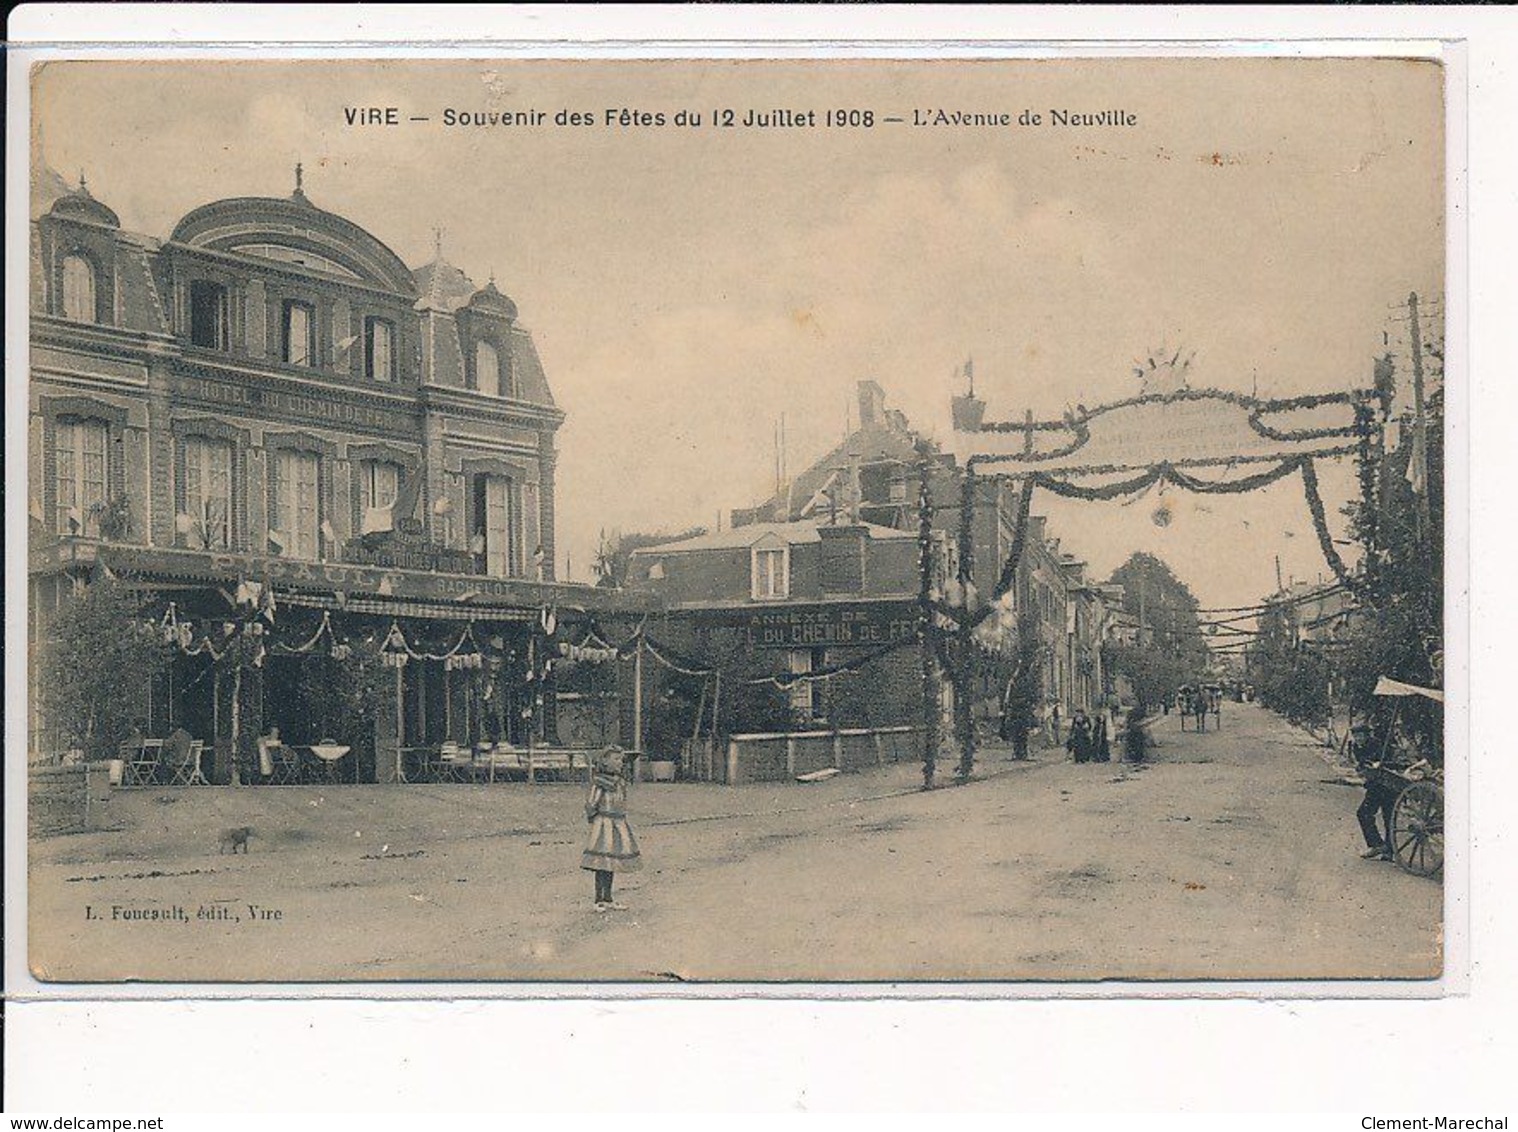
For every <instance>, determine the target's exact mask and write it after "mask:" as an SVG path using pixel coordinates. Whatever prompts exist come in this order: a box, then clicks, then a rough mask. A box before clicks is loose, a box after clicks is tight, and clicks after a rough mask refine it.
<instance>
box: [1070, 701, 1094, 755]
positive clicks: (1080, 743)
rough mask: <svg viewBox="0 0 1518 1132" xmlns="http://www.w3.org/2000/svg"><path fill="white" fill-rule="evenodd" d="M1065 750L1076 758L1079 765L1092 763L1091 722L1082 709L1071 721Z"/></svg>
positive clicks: (1077, 709) (1076, 712)
mask: <svg viewBox="0 0 1518 1132" xmlns="http://www.w3.org/2000/svg"><path fill="white" fill-rule="evenodd" d="M1065 750H1067V751H1069V752H1070V753H1071V754H1073V755H1074V756H1075V761H1076V762H1078V763H1088V762H1090V761H1091V721H1090V720H1089V719H1087V718H1086V713H1085V711H1083V710H1082V709H1080V708H1076V709H1075V715H1074V716H1073V717H1071V720H1070V737H1069V738H1068V739H1066V740H1065Z"/></svg>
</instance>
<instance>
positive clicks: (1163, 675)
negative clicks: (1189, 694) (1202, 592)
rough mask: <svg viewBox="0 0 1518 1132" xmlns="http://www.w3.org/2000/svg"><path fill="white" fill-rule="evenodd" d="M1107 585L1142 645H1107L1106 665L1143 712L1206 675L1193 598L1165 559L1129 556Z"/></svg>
mask: <svg viewBox="0 0 1518 1132" xmlns="http://www.w3.org/2000/svg"><path fill="white" fill-rule="evenodd" d="M1109 581H1110V582H1111V583H1112V584H1116V585H1120V586H1122V587H1123V608H1124V609H1125V610H1126V611H1127V612H1128V613H1130V614H1132V615H1133V617H1134V618H1135V619H1136V620H1137V621H1138V623H1139V626H1140V633H1141V639H1140V641H1139V642H1138V643H1137V644H1136V645H1115V644H1114V645H1109V646H1108V647H1107V648H1106V650H1105V656H1104V665H1105V667H1106V668H1107V670H1108V671H1109V672H1111V673H1113V674H1114V675H1122V676H1126V677H1127V678H1128V680H1129V681H1130V682H1132V684H1133V690H1134V695H1135V697H1136V698H1137V699H1138V701H1139V704H1140V705H1141V707H1143V708H1145V709H1150V708H1154V707H1158V706H1159V705H1160V704H1161V703H1163V702H1164V701H1165V700H1167V699H1169V698H1170V697H1172V696H1173V695H1174V694H1175V691H1176V689H1177V688H1179V687H1180V686H1181V685H1182V684H1191V683H1196V682H1197V681H1199V680H1201V679H1202V678H1203V676H1204V675H1205V674H1206V672H1207V669H1208V666H1209V654H1208V651H1207V646H1206V644H1204V643H1203V639H1202V628H1201V618H1200V615H1199V614H1198V612H1197V610H1198V608H1199V603H1198V602H1197V599H1196V595H1194V594H1193V593H1192V592H1191V589H1190V588H1189V587H1188V586H1187V585H1186V583H1185V582H1183V581H1181V580H1180V579H1179V578H1177V577H1176V576H1175V573H1174V571H1172V570H1171V569H1170V567H1169V565H1167V564H1166V563H1165V561H1164V560H1163V559H1161V558H1158V557H1156V556H1155V555H1153V554H1148V553H1145V552H1143V551H1138V552H1136V553H1134V554H1132V555H1130V556H1129V558H1128V561H1126V562H1124V563H1123V564H1122V565H1121V566H1119V567H1118V568H1117V569H1116V570H1114V571H1113V573H1112V577H1111V579H1109Z"/></svg>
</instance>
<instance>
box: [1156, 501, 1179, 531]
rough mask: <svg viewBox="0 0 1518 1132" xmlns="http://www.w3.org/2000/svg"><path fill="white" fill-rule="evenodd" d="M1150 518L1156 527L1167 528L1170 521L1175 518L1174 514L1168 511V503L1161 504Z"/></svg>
mask: <svg viewBox="0 0 1518 1132" xmlns="http://www.w3.org/2000/svg"><path fill="white" fill-rule="evenodd" d="M1150 518H1151V519H1153V520H1154V525H1155V526H1156V527H1168V526H1169V525H1170V520H1171V519H1173V518H1175V513H1174V512H1172V511H1171V510H1170V504H1169V503H1161V504H1160V505H1159V506H1158V507H1156V508H1155V509H1154V513H1153V514H1152V515H1151V516H1150Z"/></svg>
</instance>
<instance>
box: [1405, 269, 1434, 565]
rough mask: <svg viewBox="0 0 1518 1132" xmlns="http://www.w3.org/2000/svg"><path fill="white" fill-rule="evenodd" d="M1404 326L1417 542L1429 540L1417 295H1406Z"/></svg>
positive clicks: (1421, 335) (1426, 450)
mask: <svg viewBox="0 0 1518 1132" xmlns="http://www.w3.org/2000/svg"><path fill="white" fill-rule="evenodd" d="M1407 325H1408V332H1409V334H1410V335H1411V341H1410V345H1411V346H1412V352H1413V452H1412V457H1411V459H1412V460H1415V461H1417V467H1416V468H1414V467H1412V466H1411V465H1410V466H1409V467H1408V472H1409V475H1410V477H1411V478H1412V483H1413V501H1414V506H1415V508H1416V514H1417V517H1418V541H1419V542H1420V543H1422V542H1424V541H1425V540H1426V539H1427V537H1428V527H1429V511H1428V421H1427V419H1426V417H1425V413H1424V404H1423V333H1422V327H1421V326H1420V324H1419V321H1418V292H1416V291H1413V292H1411V293H1410V294H1409V295H1408V296H1407Z"/></svg>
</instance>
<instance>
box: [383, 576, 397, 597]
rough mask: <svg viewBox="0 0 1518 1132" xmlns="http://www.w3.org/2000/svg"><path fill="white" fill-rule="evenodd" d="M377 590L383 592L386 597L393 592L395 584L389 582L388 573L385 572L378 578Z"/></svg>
mask: <svg viewBox="0 0 1518 1132" xmlns="http://www.w3.org/2000/svg"><path fill="white" fill-rule="evenodd" d="M379 592H380V593H382V594H384V595H385V596H386V597H389V596H390V595H391V594H393V593H395V586H394V585H393V584H392V583H391V581H390V575H389V574H386V575H385V576H384V577H383V578H381V579H380V584H379Z"/></svg>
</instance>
